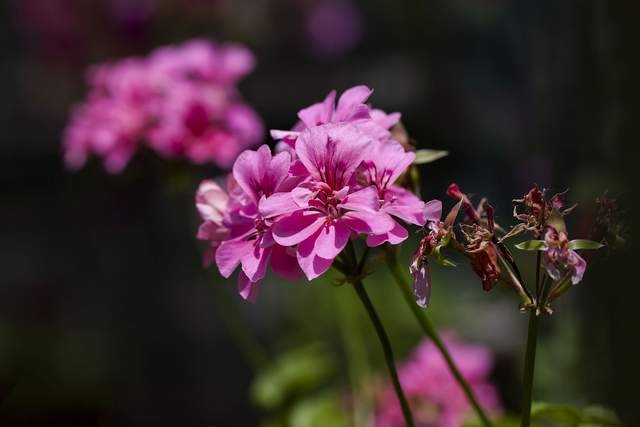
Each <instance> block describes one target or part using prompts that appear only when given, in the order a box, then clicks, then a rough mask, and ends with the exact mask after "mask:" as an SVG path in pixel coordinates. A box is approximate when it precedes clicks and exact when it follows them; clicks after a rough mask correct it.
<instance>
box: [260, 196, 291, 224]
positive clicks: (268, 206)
mask: <svg viewBox="0 0 640 427" xmlns="http://www.w3.org/2000/svg"><path fill="white" fill-rule="evenodd" d="M298 209H300V206H298V205H297V204H296V202H295V201H294V200H293V197H292V195H291V193H274V194H272V195H271V196H269V197H266V198H265V197H264V196H263V197H262V198H261V199H260V204H259V205H258V211H259V212H260V214H261V215H262V216H263V217H264V218H273V217H275V216H278V215H284V214H288V213H291V212H293V211H296V210H298Z"/></svg>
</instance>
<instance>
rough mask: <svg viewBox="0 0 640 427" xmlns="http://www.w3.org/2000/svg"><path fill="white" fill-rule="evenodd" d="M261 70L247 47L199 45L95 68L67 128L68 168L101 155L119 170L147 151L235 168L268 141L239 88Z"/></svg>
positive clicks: (191, 43) (199, 42) (188, 44)
mask: <svg viewBox="0 0 640 427" xmlns="http://www.w3.org/2000/svg"><path fill="white" fill-rule="evenodd" d="M254 65H255V61H254V57H253V55H252V54H251V52H249V50H248V49H246V48H245V47H243V46H240V45H236V44H215V43H213V42H210V41H207V40H192V41H189V42H186V43H184V44H182V45H179V46H169V47H162V48H159V49H156V50H155V51H154V52H152V53H151V54H150V55H149V56H147V57H145V58H127V59H123V60H120V61H118V62H115V63H107V64H100V65H96V66H94V67H92V68H91V69H90V70H89V72H88V74H87V83H88V85H89V93H88V94H87V97H86V99H85V101H84V102H83V103H81V104H80V105H78V106H76V107H75V108H74V110H73V112H72V115H71V120H70V122H69V124H68V125H67V127H66V129H65V133H64V145H63V150H64V159H65V163H66V165H67V166H68V167H69V168H70V169H78V168H81V167H82V166H84V164H85V163H86V161H87V159H88V157H89V156H90V155H96V156H98V157H101V158H102V160H103V163H104V167H105V169H106V170H107V171H109V172H111V173H119V172H121V171H122V170H123V169H124V167H125V166H126V165H127V163H128V162H129V160H130V159H131V157H132V156H133V155H134V154H135V152H136V151H137V150H138V149H139V148H140V147H141V146H145V147H150V148H151V149H152V150H154V151H155V152H156V153H158V154H159V155H160V156H162V157H164V158H168V159H187V160H188V161H190V162H193V163H197V164H201V163H214V164H216V165H217V166H219V167H221V168H224V169H228V168H229V167H230V166H231V165H232V164H233V161H234V160H235V158H236V157H237V156H238V154H239V153H240V152H241V151H242V150H244V149H246V148H248V147H251V146H254V145H256V144H258V143H259V142H260V141H261V140H262V138H263V134H264V127H263V124H262V121H261V119H260V118H259V117H258V115H257V114H256V113H255V111H254V110H253V109H252V108H251V107H250V106H248V105H247V104H245V103H243V102H242V101H241V97H240V94H239V92H238V90H237V89H236V83H237V82H238V80H240V79H241V78H243V77H244V76H246V75H247V74H248V73H249V72H251V70H252V69H253V68H254Z"/></svg>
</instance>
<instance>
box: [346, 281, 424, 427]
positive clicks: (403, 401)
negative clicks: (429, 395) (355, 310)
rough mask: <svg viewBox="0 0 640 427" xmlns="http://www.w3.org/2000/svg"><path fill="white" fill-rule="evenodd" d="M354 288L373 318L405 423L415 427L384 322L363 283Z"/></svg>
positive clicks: (357, 283)
mask: <svg viewBox="0 0 640 427" xmlns="http://www.w3.org/2000/svg"><path fill="white" fill-rule="evenodd" d="M353 288H354V289H355V290H356V293H357V294H358V296H359V297H360V301H362V305H364V308H365V309H366V310H367V313H368V314H369V317H370V318H371V322H372V323H373V327H374V328H375V330H376V333H377V334H378V339H379V340H380V344H381V345H382V350H383V352H384V359H385V361H386V362H387V368H388V369H389V376H391V382H392V383H393V388H394V389H395V392H396V395H397V396H398V400H399V401H400V407H401V408H402V414H403V415H404V421H405V423H406V425H407V427H414V423H413V416H412V415H411V409H410V408H409V402H407V398H406V397H405V395H404V392H403V391H402V386H401V385H400V379H399V378H398V372H397V371H396V365H395V361H394V358H393V350H392V349H391V343H390V342H389V337H388V336H387V333H386V331H385V330H384V326H382V322H381V321H380V318H379V317H378V313H376V310H375V308H374V307H373V304H372V303H371V300H370V299H369V295H367V291H366V290H365V289H364V286H363V285H362V281H360V280H357V281H355V282H354V283H353Z"/></svg>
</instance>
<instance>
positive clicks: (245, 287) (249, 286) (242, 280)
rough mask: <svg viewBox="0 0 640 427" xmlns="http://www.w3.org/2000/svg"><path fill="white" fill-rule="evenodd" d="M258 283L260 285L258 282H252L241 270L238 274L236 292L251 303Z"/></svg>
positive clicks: (255, 294)
mask: <svg viewBox="0 0 640 427" xmlns="http://www.w3.org/2000/svg"><path fill="white" fill-rule="evenodd" d="M258 285H260V282H252V281H251V280H249V278H248V277H247V276H246V275H245V274H244V273H242V272H241V273H240V274H239V275H238V293H239V294H240V296H241V297H242V299H244V300H245V301H249V302H251V303H253V302H255V301H256V297H257V296H258V290H259V286H258Z"/></svg>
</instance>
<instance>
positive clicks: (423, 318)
mask: <svg viewBox="0 0 640 427" xmlns="http://www.w3.org/2000/svg"><path fill="white" fill-rule="evenodd" d="M387 260H388V265H389V269H390V270H391V274H392V275H393V277H394V279H395V281H396V283H397V285H398V288H400V291H401V292H402V296H403V297H404V299H405V301H406V303H407V305H408V306H409V308H410V309H411V312H412V313H413V315H414V316H415V318H416V320H417V321H418V323H419V324H420V326H421V327H422V329H423V331H424V333H425V334H427V336H428V337H429V338H431V340H432V341H433V343H434V344H435V345H436V347H437V348H438V350H439V351H440V353H441V354H442V357H443V358H444V360H445V362H446V363H447V366H448V367H449V370H450V371H451V374H452V375H453V377H454V378H455V379H456V381H457V382H458V385H460V387H462V390H463V391H464V394H465V396H466V397H467V400H468V401H469V403H470V404H471V406H473V409H474V410H475V412H476V414H477V415H478V417H479V418H480V420H481V421H482V424H483V425H484V426H485V427H491V426H492V424H491V421H490V420H489V417H487V414H485V412H484V410H483V409H482V407H481V406H480V403H479V402H478V399H477V398H476V396H475V394H474V393H473V390H471V387H470V386H469V384H468V383H467V381H466V380H465V379H464V377H463V376H462V374H461V373H460V370H459V369H458V367H457V366H456V364H455V362H454V361H453V358H452V357H451V354H449V350H447V347H446V346H445V345H444V343H443V342H442V339H441V338H440V336H439V335H438V332H437V331H436V329H435V328H434V327H433V325H432V324H431V321H430V320H429V317H427V314H426V313H425V312H424V311H423V310H421V309H420V307H418V305H417V304H416V301H415V298H414V296H413V293H412V292H411V288H410V285H409V282H408V281H407V279H406V277H405V275H404V273H403V272H402V269H401V268H400V264H399V263H398V257H397V256H396V252H395V250H394V248H391V247H388V248H387Z"/></svg>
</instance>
